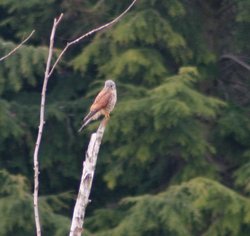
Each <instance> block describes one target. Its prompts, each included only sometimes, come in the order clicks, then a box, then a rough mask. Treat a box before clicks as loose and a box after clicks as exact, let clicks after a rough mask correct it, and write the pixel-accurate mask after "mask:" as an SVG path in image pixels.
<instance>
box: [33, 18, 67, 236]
mask: <svg viewBox="0 0 250 236" xmlns="http://www.w3.org/2000/svg"><path fill="white" fill-rule="evenodd" d="M62 16H63V15H62V14H61V15H60V17H59V18H58V19H54V24H53V27H52V31H51V35H50V46H49V54H48V59H47V64H46V70H45V73H44V80H43V88H42V94H41V106H40V124H39V128H38V134H37V140H36V146H35V150H34V156H33V159H34V160H33V161H34V199H33V201H34V202H33V204H34V215H35V223H36V235H37V236H41V225H40V217H39V209H38V191H39V178H38V175H39V162H38V152H39V148H40V144H41V139H42V134H43V126H44V124H45V119H44V113H45V112H44V109H45V99H46V89H47V84H48V80H49V70H50V65H51V59H52V55H53V47H54V38H55V32H56V28H57V25H58V24H59V22H60V21H61V19H62Z"/></svg>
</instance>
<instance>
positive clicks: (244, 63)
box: [220, 54, 250, 71]
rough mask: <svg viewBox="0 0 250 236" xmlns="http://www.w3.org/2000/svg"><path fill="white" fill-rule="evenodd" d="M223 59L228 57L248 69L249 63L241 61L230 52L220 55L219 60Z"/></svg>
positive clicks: (249, 67)
mask: <svg viewBox="0 0 250 236" xmlns="http://www.w3.org/2000/svg"><path fill="white" fill-rule="evenodd" d="M223 59H229V60H232V61H233V62H235V63H237V64H239V65H241V66H242V67H243V68H245V69H246V70H249V71H250V65H248V64H247V63H246V62H244V61H242V60H241V59H239V58H238V57H237V56H234V55H232V54H224V55H222V56H221V57H220V60H223Z"/></svg>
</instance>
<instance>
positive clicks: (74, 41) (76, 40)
mask: <svg viewBox="0 0 250 236" xmlns="http://www.w3.org/2000/svg"><path fill="white" fill-rule="evenodd" d="M136 1H137V0H134V1H133V2H132V3H131V4H130V5H129V6H128V8H127V9H126V10H125V11H124V12H123V13H121V14H120V15H119V16H117V17H116V18H115V19H114V20H112V21H110V22H108V23H106V24H104V25H102V26H100V27H98V28H95V29H93V30H91V31H89V32H88V33H86V34H83V35H82V36H80V37H78V38H77V39H75V40H73V41H71V42H68V43H67V45H66V47H65V48H64V49H63V50H62V52H61V53H60V55H59V56H58V58H57V60H56V61H55V63H54V65H53V66H52V69H51V70H50V73H49V76H50V75H51V74H52V73H53V71H54V69H55V67H56V65H57V64H58V62H59V61H60V59H61V58H62V56H63V54H64V53H65V52H66V51H67V50H68V48H69V47H70V46H72V45H73V44H76V43H78V42H79V41H81V40H83V39H84V38H86V37H88V36H90V35H91V34H94V33H96V32H97V31H100V30H102V29H104V28H107V27H109V26H111V25H113V24H114V23H116V22H118V21H119V20H120V19H121V18H122V17H123V16H124V15H125V14H126V13H127V12H128V11H129V10H130V9H131V8H132V6H133V5H134V4H135V3H136Z"/></svg>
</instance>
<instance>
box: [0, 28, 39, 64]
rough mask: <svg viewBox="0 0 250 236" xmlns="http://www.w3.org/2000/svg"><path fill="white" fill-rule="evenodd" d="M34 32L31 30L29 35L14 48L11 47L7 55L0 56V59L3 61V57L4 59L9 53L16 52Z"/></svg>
mask: <svg viewBox="0 0 250 236" xmlns="http://www.w3.org/2000/svg"><path fill="white" fill-rule="evenodd" d="M34 33H35V30H33V31H32V32H31V33H30V34H29V36H28V37H27V38H26V39H24V40H23V41H22V42H21V43H20V44H18V45H17V46H16V47H15V48H14V49H12V50H11V51H10V52H9V53H8V54H7V55H5V56H3V57H1V58H0V61H3V60H4V59H6V58H7V57H9V56H10V55H12V54H13V53H14V52H16V51H17V50H18V49H19V48H20V47H21V46H22V45H23V44H25V43H26V42H27V41H28V40H29V39H30V37H31V36H32V35H33V34H34Z"/></svg>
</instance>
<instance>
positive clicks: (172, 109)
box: [104, 67, 224, 188]
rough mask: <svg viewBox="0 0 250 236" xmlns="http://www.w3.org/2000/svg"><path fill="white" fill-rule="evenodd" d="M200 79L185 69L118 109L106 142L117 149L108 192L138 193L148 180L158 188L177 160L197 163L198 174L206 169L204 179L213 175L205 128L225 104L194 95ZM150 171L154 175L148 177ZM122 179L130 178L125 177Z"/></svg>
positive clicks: (109, 162) (109, 165) (109, 163)
mask: <svg viewBox="0 0 250 236" xmlns="http://www.w3.org/2000/svg"><path fill="white" fill-rule="evenodd" d="M197 79H198V72H197V70H196V69H195V68H190V67H188V68H181V69H180V72H179V74H178V75H176V76H172V77H168V78H166V79H165V81H164V83H162V84H161V85H160V86H157V87H155V88H153V89H152V90H149V91H148V93H147V94H145V95H144V96H143V97H141V98H140V99H138V98H135V99H130V100H125V101H121V102H120V104H118V105H117V107H116V111H115V113H114V116H113V117H112V123H111V124H110V130H108V131H109V136H108V137H107V138H106V142H108V143H109V144H110V145H112V144H113V145H115V146H116V148H115V149H114V148H113V150H110V152H111V153H112V156H115V159H113V157H112V160H111V156H110V158H109V157H107V160H105V162H107V167H106V168H107V169H108V172H107V174H106V175H105V176H104V178H105V180H106V181H107V183H108V186H109V187H111V188H114V187H115V186H116V184H118V185H119V184H122V185H128V184H129V185H131V186H136V187H137V188H140V187H138V185H140V186H141V187H142V186H143V182H144V181H145V179H147V181H146V182H147V184H149V183H150V182H151V184H152V185H154V184H155V182H154V181H155V179H154V178H156V179H158V178H159V176H158V175H159V174H161V175H163V172H164V169H162V166H169V167H168V168H170V167H171V163H172V162H173V159H177V158H178V159H183V161H187V162H190V161H191V162H192V163H194V162H198V163H199V165H197V169H196V170H195V171H194V172H196V173H197V171H198V170H199V169H200V168H201V166H204V168H202V171H203V173H202V172H201V173H200V174H204V175H206V173H210V174H211V172H210V171H211V168H209V167H206V165H205V163H204V155H206V153H207V152H211V153H213V152H214V148H213V146H212V145H211V144H209V142H207V141H206V135H207V134H206V133H207V132H208V130H207V128H206V127H205V123H206V122H208V121H209V120H211V119H213V118H215V116H216V112H217V111H218V109H219V108H220V107H222V105H224V103H223V102H221V101H219V100H218V99H215V98H212V97H206V96H204V95H202V94H201V93H199V92H198V91H196V90H195V88H194V85H195V83H196V82H197ZM135 114H136V115H135ZM124 117H126V119H124ZM204 119H206V122H205V120H204ZM141 133H143V136H140V134H141ZM113 137H120V138H119V140H117V139H114V138H113ZM137 137H140V139H139V140H138V138H137ZM163 140H164V142H162V141H163ZM134 144H136V145H134ZM113 145H112V146H113ZM205 162H206V161H205ZM156 163H157V164H156ZM201 163H203V164H201ZM187 165H188V163H187ZM153 166H154V167H153ZM117 167H118V168H117ZM152 167H153V171H152V172H151V173H149V174H146V172H148V171H149V169H150V168H152ZM192 168H195V167H194V165H192ZM114 170H115V171H114ZM145 171H146V172H145ZM184 172H185V171H184ZM184 172H183V174H180V175H183V177H184V176H186V177H184V178H187V179H188V178H190V177H192V176H193V174H191V173H192V172H190V171H189V173H190V174H189V175H186V174H185V173H184ZM135 173H137V174H136V178H135ZM210 174H209V175H210ZM124 175H125V176H126V178H123V177H122V176H124ZM146 175H148V176H147V177H145V176H146ZM154 175H156V176H154ZM130 176H131V177H132V178H130Z"/></svg>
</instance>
